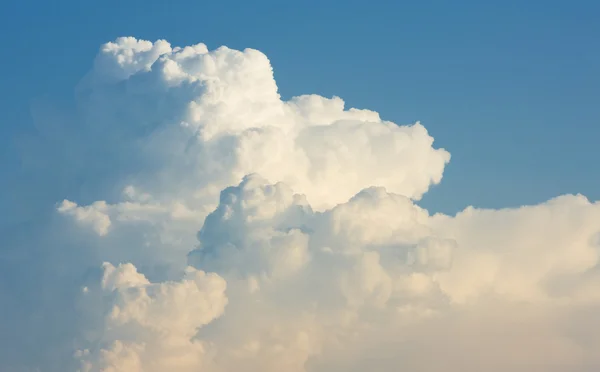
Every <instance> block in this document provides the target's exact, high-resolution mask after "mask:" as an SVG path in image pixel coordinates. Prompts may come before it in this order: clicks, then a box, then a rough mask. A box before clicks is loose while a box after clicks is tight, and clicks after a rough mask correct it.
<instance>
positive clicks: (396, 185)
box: [0, 38, 600, 372]
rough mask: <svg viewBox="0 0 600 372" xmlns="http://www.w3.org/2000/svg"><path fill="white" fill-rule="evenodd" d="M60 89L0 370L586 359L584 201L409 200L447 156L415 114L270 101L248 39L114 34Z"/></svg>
mask: <svg viewBox="0 0 600 372" xmlns="http://www.w3.org/2000/svg"><path fill="white" fill-rule="evenodd" d="M77 92H78V95H77V97H78V101H77V110H74V111H76V114H73V116H72V121H65V122H64V123H63V124H61V125H62V127H61V125H59V128H61V129H60V130H56V131H49V130H46V132H45V133H50V134H51V133H56V132H59V133H63V134H64V135H62V136H56V135H54V136H53V135H46V136H38V137H37V138H35V139H32V140H31V141H30V142H27V143H29V145H27V146H31V147H26V148H29V149H31V150H32V151H31V154H30V158H29V159H30V160H31V162H30V163H28V164H29V165H28V166H29V167H30V168H29V169H30V172H31V173H32V174H36V175H38V177H42V175H45V174H47V173H42V172H41V169H42V168H43V169H44V172H50V171H51V172H53V173H54V174H60V175H63V176H64V178H62V179H63V184H61V185H59V184H58V183H56V184H54V185H53V184H48V185H46V184H44V186H46V190H50V191H48V196H47V198H48V199H51V198H54V199H53V200H52V204H50V207H51V206H52V205H53V206H54V210H53V212H54V214H51V215H48V216H46V217H44V218H40V219H38V220H36V225H35V229H36V230H32V228H31V227H25V228H24V231H27V230H30V231H31V232H35V235H32V236H31V237H26V238H23V239H16V238H14V239H13V240H11V241H7V244H6V246H7V247H9V248H7V249H4V250H3V251H2V252H3V254H4V256H1V257H0V264H2V267H3V268H5V269H6V270H5V271H3V272H4V274H3V275H5V277H6V279H7V280H3V281H0V283H14V284H5V285H3V286H0V299H1V300H3V303H7V304H9V305H8V306H7V307H6V309H5V310H0V315H3V319H11V320H14V321H13V322H12V323H14V324H15V326H10V325H8V323H7V325H6V326H5V327H3V328H6V331H7V332H11V333H10V334H14V335H15V336H14V340H15V343H16V344H17V345H18V346H17V347H16V348H17V349H18V350H19V352H18V353H9V352H5V354H0V356H4V355H6V358H3V359H4V360H7V362H4V363H5V364H4V366H3V367H6V368H8V369H11V368H12V369H16V368H20V369H21V370H35V369H34V368H41V369H42V370H48V371H65V370H74V371H75V370H79V371H86V372H92V371H115V372H116V371H144V372H154V371H165V370H169V369H171V370H177V371H183V372H185V371H198V370H202V371H207V372H230V371H239V370H244V371H249V372H252V371H257V372H258V371H261V372H269V371H281V370H284V371H289V372H320V371H328V372H331V371H363V370H367V369H370V370H378V371H397V370H398V369H406V370H415V371H419V370H422V371H432V372H435V371H440V372H441V371H445V372H447V371H480V370H486V371H491V372H494V371H498V372H500V371H505V370H507V369H510V370H514V371H517V372H518V371H523V372H525V371H527V372H530V371H557V372H558V371H582V372H583V371H591V370H596V369H597V368H598V367H599V366H600V358H599V357H598V356H597V350H598V347H600V336H599V335H598V332H596V331H595V330H596V329H597V328H598V326H599V325H600V324H598V321H597V320H596V316H595V313H596V312H597V311H598V310H600V291H599V290H598V289H597V285H596V283H598V280H599V279H600V271H599V265H598V262H599V259H600V204H599V203H598V202H591V201H589V200H587V199H586V198H585V197H584V196H581V195H564V196H560V197H557V198H555V199H552V200H549V201H547V202H545V203H542V204H539V205H534V206H524V207H521V208H513V209H501V210H482V209H477V208H474V207H468V208H466V209H465V210H464V211H462V212H460V213H458V214H457V215H456V216H448V215H443V214H435V215H431V214H430V213H429V212H428V211H427V210H425V209H423V208H421V207H419V206H418V205H416V204H415V202H416V201H418V200H419V199H420V198H421V197H422V195H423V194H424V193H426V192H427V190H428V189H429V188H430V187H431V186H432V185H435V184H438V183H440V182H441V180H442V176H443V171H444V167H445V165H446V164H447V163H448V162H449V160H450V154H449V153H448V152H447V151H446V150H444V149H436V148H434V146H433V138H432V137H431V136H430V135H429V134H428V132H427V130H426V129H425V128H424V127H423V126H422V125H421V124H420V123H415V124H412V125H405V126H401V125H397V124H395V123H391V122H388V121H385V120H382V119H381V118H380V117H379V114H377V113H376V112H373V111H369V110H359V109H345V107H344V102H343V101H342V100H341V99H340V98H338V97H333V98H324V97H320V96H316V95H305V96H300V97H295V98H292V99H290V100H288V101H284V100H282V99H281V98H280V96H279V94H278V92H277V85H276V83H275V80H274V78H273V71H272V68H271V65H270V62H269V60H268V59H267V57H266V56H265V55H264V54H262V53H260V52H259V51H256V50H252V49H246V50H244V51H236V50H232V49H229V48H226V47H221V48H218V49H216V50H209V49H208V48H207V47H206V45H204V44H198V45H193V46H189V47H185V48H180V47H173V46H171V45H170V44H169V43H168V42H167V41H164V40H161V41H157V42H154V43H152V42H149V41H143V40H136V39H134V38H119V39H117V40H115V41H114V42H111V43H107V44H105V45H104V46H102V47H101V48H100V51H99V54H98V56H97V58H96V61H95V63H94V67H93V69H92V71H90V73H89V74H88V75H87V76H86V77H85V78H84V79H83V80H82V82H81V84H80V85H79V86H78V88H77ZM40 120H41V119H40ZM45 120H46V121H47V122H48V123H46V122H44V121H43V120H42V121H41V122H39V123H38V126H39V127H40V128H47V126H49V125H50V122H52V120H50V119H49V118H46V119H45ZM53 125H58V124H53ZM34 149H35V151H33V150H34ZM40 164H42V165H43V164H54V167H55V169H48V168H47V167H41V166H40ZM81 178H85V179H86V182H85V183H83V184H81V183H76V181H77V180H80V179H81ZM52 179H54V178H52ZM52 179H50V178H49V179H48V180H47V182H49V183H51V180H52ZM65 180H68V181H65ZM71 182H72V183H73V184H77V185H80V186H81V187H79V186H78V187H74V186H69V184H71ZM60 200H63V201H62V202H59V203H58V204H57V201H60ZM47 207H48V205H47V204H42V205H41V206H39V207H38V208H39V209H40V210H47ZM15 231H16V230H15ZM19 234H21V233H17V232H14V233H13V235H11V236H17V235H19ZM30 234H31V233H30ZM21 235H22V234H21ZM21 235H19V236H21ZM20 255H21V256H20ZM27 268H28V269H29V270H30V272H31V273H32V274H30V276H31V277H32V278H33V279H31V280H30V281H29V282H28V281H26V280H25V279H26V278H25V277H26V275H25V274H24V273H25V272H26V271H25V269H27ZM19 280H21V281H19ZM19 283H22V284H20V286H19ZM4 287H6V288H4ZM36 290H37V291H36ZM23 291H24V292H23ZM20 292H23V293H25V298H26V299H27V301H21V302H20V303H19V301H18V300H17V299H18V296H17V293H20ZM4 300H6V301H4ZM41 309H48V310H47V311H46V312H42V311H41ZM2 311H4V313H3V312H2ZM48 311H49V312H50V314H53V315H52V324H54V325H55V327H54V328H52V327H49V326H48V324H50V322H49V320H50V318H49V316H50V315H43V314H47V313H48ZM40 314H42V315H40ZM28 324H29V326H28ZM59 330H60V332H59ZM7 334H8V333H7ZM30 337H31V338H36V337H37V338H38V341H37V342H29V343H26V342H24V341H23V340H25V339H29V338H30ZM59 341H60V342H59ZM27 345H29V347H28V348H27ZM29 350H33V351H29ZM35 350H38V351H35ZM39 350H43V351H39ZM0 360H1V359H0ZM0 366H2V362H0ZM44 368H45V369H44Z"/></svg>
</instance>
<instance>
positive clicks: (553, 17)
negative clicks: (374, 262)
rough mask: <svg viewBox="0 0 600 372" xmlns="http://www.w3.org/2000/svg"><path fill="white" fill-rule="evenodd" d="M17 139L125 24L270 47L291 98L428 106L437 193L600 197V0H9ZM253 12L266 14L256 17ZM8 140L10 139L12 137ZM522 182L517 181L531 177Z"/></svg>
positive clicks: (494, 200)
mask: <svg viewBox="0 0 600 372" xmlns="http://www.w3.org/2000/svg"><path fill="white" fill-rule="evenodd" d="M3 7H4V8H5V10H4V11H3V12H2V15H0V17H2V19H1V25H0V27H2V33H1V36H0V37H1V38H2V39H1V42H2V45H3V46H4V48H3V51H2V52H1V53H2V54H3V56H2V57H3V58H2V60H3V65H4V66H5V69H4V70H5V71H6V72H5V73H4V74H3V75H4V76H3V82H4V83H3V84H2V87H1V88H0V89H1V91H0V94H1V96H2V100H1V103H0V105H2V106H1V109H2V110H1V112H2V117H0V122H1V123H2V127H1V129H0V130H1V131H2V133H3V135H2V138H3V142H5V143H8V144H10V141H11V140H10V138H11V137H10V134H11V133H14V132H15V131H19V130H20V129H21V128H23V127H25V128H27V127H29V126H31V109H32V108H31V107H32V104H33V103H35V102H39V101H42V102H55V101H58V102H59V103H61V102H65V101H68V100H69V99H70V98H71V97H72V94H73V92H72V88H73V86H74V85H75V84H76V82H77V81H79V79H80V78H81V76H82V75H83V74H84V73H85V72H86V71H87V68H88V66H89V61H90V59H92V58H93V56H94V55H95V54H96V51H97V46H98V45H100V44H101V43H104V42H106V41H107V40H112V39H114V38H116V37H118V36H122V35H133V36H136V37H139V38H144V39H148V40H155V39H159V38H164V39H167V40H169V41H171V42H173V43H175V44H180V45H188V44H190V43H195V42H199V41H202V42H204V43H206V44H207V45H208V46H209V47H218V46H220V45H227V46H230V47H232V48H246V47H252V48H257V49H259V50H261V51H263V52H264V53H266V54H267V55H268V56H269V58H270V60H271V61H272V63H273V65H274V70H275V77H276V79H277V80H278V82H279V84H278V86H279V89H280V92H281V94H282V95H283V97H291V96H294V95H298V94H304V93H308V92H311V93H317V94H321V95H324V96H326V97H330V96H333V95H337V96H340V97H342V98H344V100H345V101H346V102H347V104H348V105H349V106H352V107H358V108H369V109H372V110H375V111H378V112H380V113H381V115H382V116H383V117H384V118H385V119H387V120H391V121H394V122H396V123H403V124H405V123H411V122H414V121H416V120H420V121H421V122H422V123H423V124H424V125H426V127H427V128H428V129H429V131H430V132H431V134H432V136H433V137H434V138H435V141H436V143H437V144H438V145H439V146H441V147H444V148H447V149H448V150H449V151H451V153H452V154H453V158H454V159H455V161H453V162H451V164H450V165H449V166H448V168H447V170H446V172H445V175H444V183H443V186H442V185H440V187H439V188H437V187H436V188H435V189H434V190H432V191H431V192H430V194H429V195H427V197H426V198H425V200H424V201H423V205H424V206H426V207H427V208H429V209H434V210H439V211H443V212H448V213H454V212H456V211H458V210H461V209H462V208H464V207H466V206H467V205H469V204H473V205H475V206H482V207H496V208H497V207H500V206H518V205H522V204H527V203H532V202H541V201H543V200H545V199H547V198H549V197H552V196H553V195H556V194H562V193H583V194H585V195H588V196H589V197H591V198H592V199H598V197H600V194H599V193H600V191H598V190H600V187H598V186H599V185H600V174H598V172H593V168H594V164H595V162H596V161H597V156H595V155H597V154H596V153H595V146H596V145H597V140H596V138H598V136H599V131H600V129H598V128H599V127H598V125H597V122H598V120H599V117H600V108H598V105H597V104H596V102H597V101H598V99H599V98H600V96H599V95H600V93H599V92H598V88H597V87H598V86H599V79H600V76H599V74H598V72H597V71H598V70H597V66H598V65H599V63H600V51H599V50H598V48H597V47H596V46H595V45H596V41H597V39H598V36H599V34H600V26H598V23H597V22H596V16H595V15H596V14H597V12H598V11H600V10H599V6H598V5H597V4H596V2H593V1H574V2H570V3H565V2H563V1H553V0H551V1H543V2H541V1H533V2H528V3H527V5H524V3H523V2H519V1H503V2H502V3H497V2H496V3H493V2H492V3H490V2H486V3H483V2H480V1H471V0H466V1H463V2H461V3H460V5H455V4H453V3H450V2H447V1H424V2H414V1H411V2H391V1H389V2H387V1H368V2H365V1H347V2H344V5H343V6H340V4H339V3H336V2H310V1H309V2H305V3H303V4H302V5H288V4H285V3H281V2H270V1H266V2H265V1H258V2H236V1H228V2H194V1H173V2H163V1H143V2H142V1H134V0H128V1H118V2H116V1H115V2H111V1H103V2H86V1H83V2H80V1H77V2H75V1H69V0H67V1H61V2H51V3H48V2H41V1H18V2H17V1H9V2H6V4H5V5H4V6H3ZM250 14H252V16H250ZM3 147H4V148H5V150H4V152H6V151H8V149H7V147H6V146H3ZM516 185H518V186H516Z"/></svg>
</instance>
